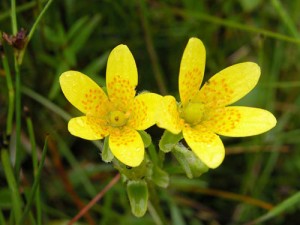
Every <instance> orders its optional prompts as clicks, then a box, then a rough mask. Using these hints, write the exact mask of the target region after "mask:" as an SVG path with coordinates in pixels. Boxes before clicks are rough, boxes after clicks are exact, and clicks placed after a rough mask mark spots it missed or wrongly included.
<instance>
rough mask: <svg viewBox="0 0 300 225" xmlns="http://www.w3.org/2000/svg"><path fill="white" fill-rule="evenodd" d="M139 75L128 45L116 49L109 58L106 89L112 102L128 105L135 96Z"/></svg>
mask: <svg viewBox="0 0 300 225" xmlns="http://www.w3.org/2000/svg"><path fill="white" fill-rule="evenodd" d="M137 83H138V73H137V68H136V64H135V60H134V58H133V56H132V54H131V52H130V50H129V49H128V47H127V46H126V45H118V46H117V47H115V48H114V49H113V50H112V51H111V53H110V55H109V58H108V61H107V68H106V87H107V92H108V96H109V98H110V100H111V101H112V102H119V103H120V104H128V101H131V100H133V98H134V96H135V87H136V86H137Z"/></svg>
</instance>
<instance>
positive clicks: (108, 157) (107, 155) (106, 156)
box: [101, 136, 114, 163]
mask: <svg viewBox="0 0 300 225" xmlns="http://www.w3.org/2000/svg"><path fill="white" fill-rule="evenodd" d="M108 139H109V137H108V136H107V137H106V138H105V139H104V144H103V149H102V153H101V157H102V160H103V161H104V162H106V163H109V162H111V161H112V160H113V158H114V155H113V154H112V152H111V150H110V148H109V145H108Z"/></svg>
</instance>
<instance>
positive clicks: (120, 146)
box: [109, 127, 145, 167]
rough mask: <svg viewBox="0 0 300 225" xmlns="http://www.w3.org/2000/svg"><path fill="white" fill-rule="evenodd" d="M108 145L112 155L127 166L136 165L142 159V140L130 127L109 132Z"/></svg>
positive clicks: (143, 149) (143, 150)
mask: <svg viewBox="0 0 300 225" xmlns="http://www.w3.org/2000/svg"><path fill="white" fill-rule="evenodd" d="M109 147H110V149H111V152H112V153H113V154H114V156H115V157H116V158H117V159H118V160H119V161H121V162H122V163H124V164H125V165H127V166H131V167H136V166H138V165H140V164H141V162H142V161H143V159H144V152H145V148H144V143H143V140H142V138H141V136H140V134H139V133H138V132H137V131H136V130H134V129H132V128H129V127H122V128H120V129H115V130H114V131H113V132H111V134H110V136H109Z"/></svg>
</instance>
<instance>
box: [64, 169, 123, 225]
mask: <svg viewBox="0 0 300 225" xmlns="http://www.w3.org/2000/svg"><path fill="white" fill-rule="evenodd" d="M119 179H120V174H119V173H118V174H117V175H116V176H115V177H114V178H113V179H112V180H111V181H110V182H109V183H108V184H107V185H106V186H105V188H103V189H102V190H101V191H100V192H99V193H98V194H97V195H96V196H95V197H94V198H93V199H92V200H91V201H90V202H89V203H88V204H87V205H86V206H85V207H84V208H83V209H81V210H80V211H79V213H78V214H77V215H76V216H75V217H73V219H72V220H70V222H69V223H68V225H72V224H73V223H75V222H76V221H77V220H79V219H80V218H81V217H82V216H83V215H84V214H85V213H87V211H88V210H89V209H90V208H91V207H93V205H95V204H96V203H97V202H98V201H99V200H100V199H101V198H102V197H103V196H104V194H105V193H106V192H107V191H108V190H109V189H110V188H111V187H113V186H114V185H115V184H116V183H117V182H118V181H119Z"/></svg>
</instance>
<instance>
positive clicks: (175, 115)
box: [156, 95, 183, 134]
mask: <svg viewBox="0 0 300 225" xmlns="http://www.w3.org/2000/svg"><path fill="white" fill-rule="evenodd" d="M156 124H157V126H159V127H161V128H164V129H166V130H168V131H170V132H172V133H173V134H178V133H180V132H181V130H182V124H183V121H182V119H181V118H180V116H179V112H178V106H177V102H176V99H175V98H174V97H173V96H170V95H168V96H165V97H163V98H162V101H161V105H160V106H159V109H158V112H157V122H156Z"/></svg>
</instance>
